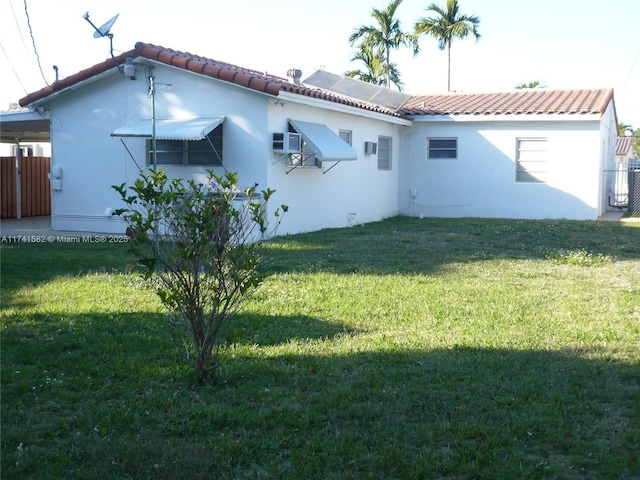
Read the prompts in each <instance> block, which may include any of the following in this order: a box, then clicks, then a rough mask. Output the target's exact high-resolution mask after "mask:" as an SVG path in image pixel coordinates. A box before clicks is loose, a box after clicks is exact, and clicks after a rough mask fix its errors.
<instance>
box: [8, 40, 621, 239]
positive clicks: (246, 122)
mask: <svg viewBox="0 0 640 480" xmlns="http://www.w3.org/2000/svg"><path fill="white" fill-rule="evenodd" d="M289 73H290V78H288V79H287V78H281V77H276V76H273V75H269V74H266V73H261V72H256V71H252V70H249V69H245V68H242V67H238V66H235V65H230V64H227V63H222V62H218V61H215V60H212V59H207V58H203V57H199V56H196V55H192V54H189V53H183V52H178V51H174V50H171V49H168V48H164V47H159V46H155V45H150V44H145V43H138V44H136V46H135V48H134V49H133V50H130V51H128V52H125V53H123V54H121V55H119V56H117V57H115V59H111V58H110V59H108V60H106V61H105V62H103V63H100V64H97V65H94V66H92V67H90V68H88V69H86V70H83V71H81V72H79V73H77V74H75V75H72V76H70V77H67V78H65V79H62V80H60V81H58V82H57V83H56V84H55V85H52V86H48V87H45V88H43V89H42V90H39V91H37V92H34V93H32V94H30V95H27V96H26V97H25V98H23V99H22V100H21V101H20V103H21V105H22V106H25V107H28V108H29V109H30V110H31V112H30V113H29V114H28V115H30V116H33V115H34V114H37V115H39V116H40V117H41V118H42V119H43V120H46V121H47V125H48V133H49V135H50V141H51V146H52V152H51V187H52V188H51V190H52V192H51V195H52V216H51V226H52V229H53V230H75V231H91V232H113V233H121V232H123V231H124V224H123V223H122V221H121V220H120V219H119V218H117V217H115V216H113V215H112V212H113V210H114V209H116V208H118V207H120V206H121V205H120V203H119V196H118V194H117V193H116V192H115V191H114V190H113V189H112V188H111V185H114V184H118V185H119V184H121V183H123V182H126V183H129V184H131V183H132V182H133V181H134V180H135V178H136V177H137V175H138V174H139V173H140V171H144V170H145V169H148V168H151V167H152V162H153V157H154V155H153V154H152V145H153V142H152V141H151V138H152V137H153V138H155V141H156V144H157V148H156V155H155V158H156V162H157V166H158V167H162V168H164V169H165V171H167V173H168V175H169V176H174V177H181V178H204V176H205V172H206V170H207V169H213V170H215V171H217V172H219V173H222V172H224V171H225V170H228V171H234V172H237V173H238V174H239V178H240V179H241V181H242V182H245V183H246V185H253V184H254V183H256V182H257V183H259V185H260V188H267V187H268V188H272V189H275V190H276V191H277V193H276V194H275V196H274V198H275V202H276V203H277V204H278V205H279V204H287V205H288V206H289V213H287V215H286V216H285V219H284V221H283V223H282V225H281V227H280V230H279V233H296V232H302V231H312V230H317V229H321V228H326V227H342V226H347V225H354V224H357V223H365V222H370V221H376V220H380V219H382V218H385V217H389V216H394V215H398V214H406V215H416V216H447V217H470V216H475V217H505V218H570V219H596V218H598V216H599V215H601V214H602V213H603V212H604V211H605V209H606V208H607V202H606V192H607V188H608V186H607V185H606V184H605V183H606V181H605V176H604V175H603V171H604V170H605V169H606V167H607V165H610V164H613V163H615V138H616V122H617V121H616V114H615V105H614V98H613V91H612V90H611V89H593V90H562V91H554V90H514V91H512V92H505V93H501V94H446V95H422V96H420V95H409V94H404V93H400V92H394V91H391V90H387V89H384V88H380V87H376V86H373V85H370V84H364V83H362V82H358V81H355V80H351V79H344V78H342V77H340V76H337V75H332V74H329V73H327V72H322V71H320V72H316V73H314V74H313V75H311V76H310V77H309V78H307V79H305V80H304V81H301V77H300V72H299V71H297V70H295V69H293V70H291V71H290V72H289ZM0 122H1V123H2V125H3V131H4V132H5V133H7V132H14V131H15V132H17V133H16V134H15V135H13V136H12V137H11V138H13V139H14V140H16V139H19V132H20V127H19V125H20V121H19V115H17V116H10V115H8V114H3V115H2V116H0ZM25 125H26V124H25ZM7 138H9V137H7ZM3 140H4V141H7V140H6V138H4V137H3Z"/></svg>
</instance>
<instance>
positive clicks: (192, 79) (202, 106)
mask: <svg viewBox="0 0 640 480" xmlns="http://www.w3.org/2000/svg"><path fill="white" fill-rule="evenodd" d="M153 75H154V78H155V85H156V100H155V110H156V118H167V117H182V118H184V117H196V116H207V117H208V116H211V117H214V116H224V117H225V121H224V123H223V135H224V137H223V162H224V165H225V167H226V169H227V170H228V171H232V172H237V173H238V175H239V179H240V182H241V186H242V187H247V186H251V185H253V184H255V183H258V184H259V190H262V189H266V188H272V189H275V190H277V192H276V194H275V195H274V196H273V200H272V202H271V203H272V205H270V206H269V211H270V212H272V211H273V210H274V209H275V208H276V207H277V206H278V205H281V204H286V205H288V206H289V213H287V215H285V217H284V221H283V222H282V224H281V226H280V228H279V230H278V233H280V234H284V233H297V232H303V231H312V230H317V229H320V228H326V227H343V226H347V225H349V224H357V223H364V222H371V221H374V220H380V219H382V218H385V217H388V216H392V215H396V214H398V212H399V209H398V203H397V199H398V191H397V189H398V178H399V177H398V174H399V165H400V161H399V158H400V137H399V131H400V128H401V127H399V126H398V125H397V124H396V123H397V122H396V123H394V121H393V119H392V118H391V117H389V120H391V121H387V120H386V118H384V117H383V116H381V115H377V117H382V118H376V114H369V113H368V112H365V111H363V110H360V109H356V108H352V107H346V106H340V107H333V108H334V109H333V110H326V109H325V108H322V107H326V106H327V104H328V103H329V102H324V101H318V100H305V99H302V100H303V101H306V102H307V103H309V102H311V103H312V104H313V103H315V104H316V105H309V104H300V103H297V102H296V100H297V98H296V97H298V96H297V95H296V96H291V98H289V99H288V100H287V101H285V102H284V105H282V103H283V102H282V101H280V102H278V104H277V105H276V103H275V101H276V98H275V97H271V96H269V95H265V94H261V93H259V92H255V91H253V90H249V89H246V88H242V87H239V86H236V85H232V84H229V83H226V82H222V81H217V80H213V79H210V78H207V77H203V76H200V75H197V74H194V73H191V72H187V71H183V70H180V69H176V68H172V67H166V66H163V65H156V66H155V68H154V69H153ZM50 106H51V108H52V116H51V117H52V144H53V145H54V149H53V151H52V160H51V161H52V166H53V167H61V169H62V172H63V173H62V178H61V186H62V188H61V190H59V191H52V220H51V223H52V228H53V229H54V230H70V231H86V232H105V233H107V232H109V233H123V232H124V231H125V225H124V222H122V220H121V219H119V218H118V217H115V216H113V215H110V214H109V213H108V212H111V211H113V210H114V209H117V208H120V207H122V206H123V205H122V202H121V200H120V197H119V195H118V193H117V192H115V191H114V190H113V189H112V188H111V186H112V185H120V184H122V183H127V184H128V185H131V184H132V183H133V182H134V181H135V179H136V178H137V176H138V175H139V173H140V171H139V169H138V166H137V165H139V166H140V167H141V168H142V169H143V170H146V169H147V168H148V167H147V166H146V163H147V159H146V143H145V140H144V139H140V138H125V139H123V141H124V143H125V144H126V146H127V147H128V149H129V151H130V152H131V155H129V153H128V152H127V150H126V149H125V147H124V146H123V145H122V143H121V141H120V139H117V138H112V137H111V133H112V132H113V131H114V130H115V129H116V128H118V127H120V126H122V125H125V124H127V123H132V122H135V121H137V120H139V119H143V118H151V99H150V97H149V96H148V86H147V82H146V81H145V77H144V72H143V69H142V68H141V67H140V66H139V67H138V73H137V79H136V80H133V81H132V80H129V79H128V78H124V77H122V76H121V75H119V74H115V73H113V74H111V75H109V76H106V77H104V78H101V79H97V80H95V81H93V82H91V84H90V86H89V85H85V86H83V87H81V88H77V89H76V90H74V91H71V92H67V93H65V94H64V95H62V96H61V97H59V98H56V99H53V100H52V102H51V104H50ZM329 107H330V108H331V107H332V105H329ZM336 109H337V110H339V111H336ZM289 118H291V119H297V120H302V121H307V122H315V123H322V124H326V125H327V126H328V127H329V128H330V129H331V130H332V131H334V132H335V133H336V134H338V131H339V129H347V130H351V131H352V135H353V146H354V149H355V150H356V151H357V152H358V155H359V156H358V159H357V160H355V161H344V162H341V163H340V164H338V165H336V166H335V167H334V168H333V169H331V170H330V171H328V172H327V173H326V174H323V171H326V170H327V169H328V168H329V167H331V166H332V165H333V164H334V163H333V162H325V163H324V165H323V169H296V170H294V171H292V172H290V173H287V171H288V170H289V168H288V167H287V166H286V163H285V162H284V161H278V155H277V154H275V153H274V152H273V151H272V133H273V132H282V131H287V129H288V125H287V120H288V119H289ZM400 123H403V122H400ZM404 123H408V122H406V121H405V122H404ZM378 135H385V136H390V137H392V138H393V141H392V142H393V154H392V169H391V170H390V171H379V170H378V169H377V156H376V155H367V156H365V155H364V142H365V141H373V142H377V141H378ZM131 156H133V159H132V158H131ZM134 159H135V161H134ZM136 163H137V165H136ZM162 168H164V170H165V171H166V172H167V174H168V176H169V177H170V178H173V177H180V178H203V179H204V178H205V176H206V167H201V166H188V167H177V166H163V167H162ZM215 171H216V173H218V174H222V173H224V169H223V168H222V167H216V168H215ZM353 214H355V215H353Z"/></svg>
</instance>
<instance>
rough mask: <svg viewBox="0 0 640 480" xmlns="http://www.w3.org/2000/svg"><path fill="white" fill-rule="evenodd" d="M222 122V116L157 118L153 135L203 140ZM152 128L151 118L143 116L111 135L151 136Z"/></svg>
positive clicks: (166, 138) (157, 137) (163, 137)
mask: <svg viewBox="0 0 640 480" xmlns="http://www.w3.org/2000/svg"><path fill="white" fill-rule="evenodd" d="M222 122H224V117H198V118H158V119H156V121H155V124H156V125H155V130H156V132H155V133H156V135H155V137H156V140H190V141H197V140H204V138H205V137H206V136H207V135H209V133H211V132H212V131H213V129H214V128H216V127H217V126H218V125H220V124H221V123H222ZM152 129H153V125H152V121H151V119H150V118H143V119H141V120H138V121H136V122H132V123H129V124H127V125H123V126H121V127H118V128H116V129H115V130H114V131H113V133H112V134H111V136H112V137H142V138H151V137H152Z"/></svg>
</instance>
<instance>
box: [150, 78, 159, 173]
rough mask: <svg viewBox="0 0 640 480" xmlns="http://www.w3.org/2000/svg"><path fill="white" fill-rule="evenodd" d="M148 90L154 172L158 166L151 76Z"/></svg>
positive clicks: (153, 81)
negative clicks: (149, 94)
mask: <svg viewBox="0 0 640 480" xmlns="http://www.w3.org/2000/svg"><path fill="white" fill-rule="evenodd" d="M149 90H150V93H151V149H152V150H153V155H152V157H151V159H152V163H153V169H154V170H155V169H156V167H157V166H158V164H157V158H156V155H157V154H156V86H155V78H154V77H153V75H151V76H150V77H149Z"/></svg>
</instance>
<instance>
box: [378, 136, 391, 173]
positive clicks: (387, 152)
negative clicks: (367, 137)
mask: <svg viewBox="0 0 640 480" xmlns="http://www.w3.org/2000/svg"><path fill="white" fill-rule="evenodd" d="M391 140H392V138H391V137H383V136H379V137H378V170H391V160H392V159H391V147H392V142H391Z"/></svg>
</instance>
